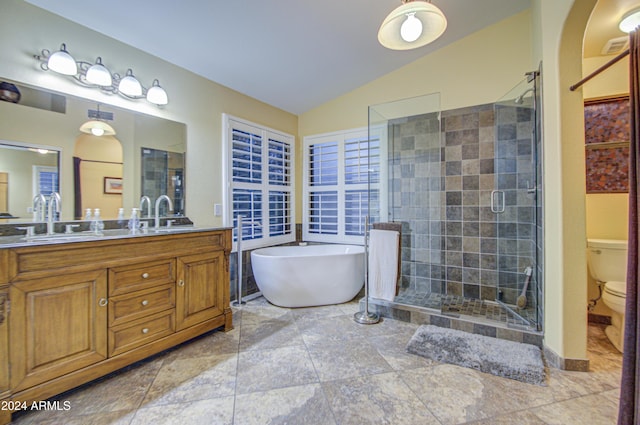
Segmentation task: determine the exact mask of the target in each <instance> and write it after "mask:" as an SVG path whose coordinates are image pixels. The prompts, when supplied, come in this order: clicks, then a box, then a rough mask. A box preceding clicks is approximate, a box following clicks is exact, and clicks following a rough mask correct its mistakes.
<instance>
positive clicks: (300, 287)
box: [251, 245, 364, 307]
mask: <svg viewBox="0 0 640 425" xmlns="http://www.w3.org/2000/svg"><path fill="white" fill-rule="evenodd" d="M251 266H252V268H253V275H254V277H255V279H256V283H257V285H258V288H260V291H262V295H264V297H265V298H266V299H267V300H268V301H269V302H270V303H272V304H275V305H278V306H281V307H310V306H316V305H328V304H340V303H344V302H347V301H350V300H352V299H353V297H355V296H356V295H358V292H360V289H362V286H363V285H364V248H363V247H362V246H357V245H306V246H276V247H270V248H260V249H256V250H255V251H252V252H251Z"/></svg>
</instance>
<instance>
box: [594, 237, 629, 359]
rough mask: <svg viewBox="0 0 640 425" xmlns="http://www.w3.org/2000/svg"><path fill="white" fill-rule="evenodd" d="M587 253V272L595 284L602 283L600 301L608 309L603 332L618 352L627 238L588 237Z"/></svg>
mask: <svg viewBox="0 0 640 425" xmlns="http://www.w3.org/2000/svg"><path fill="white" fill-rule="evenodd" d="M587 255H588V263H589V271H590V273H591V276H592V277H593V278H594V279H595V280H596V281H597V282H598V284H599V285H602V284H604V287H603V288H602V289H603V291H602V301H603V302H604V303H605V305H606V306H607V307H609V308H610V309H611V310H612V315H611V326H607V328H606V329H605V333H606V334H607V337H608V338H609V340H610V341H611V343H612V344H613V345H614V346H615V347H616V348H617V349H618V350H619V351H620V352H622V348H623V346H624V344H623V338H624V310H625V301H626V296H627V241H623V240H615V239H589V240H588V241H587Z"/></svg>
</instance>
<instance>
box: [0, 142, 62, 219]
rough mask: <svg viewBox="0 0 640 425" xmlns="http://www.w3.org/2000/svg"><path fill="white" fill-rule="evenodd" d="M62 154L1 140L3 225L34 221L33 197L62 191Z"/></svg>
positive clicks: (0, 196)
mask: <svg viewBox="0 0 640 425" xmlns="http://www.w3.org/2000/svg"><path fill="white" fill-rule="evenodd" d="M59 154H60V152H59V151H57V150H55V149H52V148H51V147H44V146H37V145H26V144H23V145H18V144H15V143H14V144H12V143H9V142H5V141H0V223H9V224H13V223H18V222H25V221H33V219H34V217H33V198H34V197H35V196H36V195H38V194H40V193H41V194H43V195H44V196H46V197H48V196H49V195H51V193H52V192H57V191H58V190H59V182H60V179H59V174H58V164H59V160H60V155H59Z"/></svg>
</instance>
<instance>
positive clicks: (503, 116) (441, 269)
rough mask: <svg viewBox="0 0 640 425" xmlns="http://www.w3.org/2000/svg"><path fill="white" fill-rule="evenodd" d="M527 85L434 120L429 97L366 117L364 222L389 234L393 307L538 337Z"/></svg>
mask: <svg viewBox="0 0 640 425" xmlns="http://www.w3.org/2000/svg"><path fill="white" fill-rule="evenodd" d="M538 80H539V72H537V71H536V72H532V73H529V74H527V76H526V77H525V79H524V80H523V81H522V82H521V83H520V84H518V86H516V87H515V88H514V89H513V90H511V91H510V92H509V93H507V94H506V95H505V96H503V97H502V98H500V99H499V100H498V101H496V102H495V103H492V104H485V105H478V106H471V107H464V108H459V109H454V110H447V111H442V110H441V108H440V95H439V94H438V93H435V94H430V95H425V96H419V97H415V98H410V99H403V100H400V101H396V102H389V103H385V104H381V105H375V106H371V107H370V108H369V135H370V138H371V139H378V140H380V149H379V152H380V164H381V166H380V172H379V179H378V180H377V181H375V182H372V183H370V188H369V189H370V192H371V199H377V200H379V203H375V202H370V213H369V214H370V217H374V220H375V221H381V222H396V223H400V224H401V254H400V257H401V258H400V262H401V267H400V277H399V280H398V287H397V291H396V293H397V295H396V297H395V299H394V300H393V304H394V305H397V306H408V307H410V308H426V309H430V310H431V311H434V310H435V311H437V312H438V314H441V315H446V316H454V317H462V318H468V319H470V320H473V321H481V322H482V321H486V320H488V321H492V322H499V323H503V324H505V325H506V326H510V327H516V328H521V329H524V330H533V331H540V330H542V328H541V323H542V320H541V318H542V307H541V306H542V303H541V297H542V293H543V291H542V264H541V259H542V255H541V254H542V240H541V239H542V216H541V212H542V207H541V205H540V201H541V200H542V196H541V195H542V182H541V175H542V174H541V164H540V161H539V158H540V155H539V151H540V149H541V138H540V131H539V130H540V114H539V108H538V105H540V101H539V100H540V99H539V96H540V95H539V89H538V87H540V85H539V82H538ZM376 176H378V174H377V173H376ZM373 301H374V302H375V300H373Z"/></svg>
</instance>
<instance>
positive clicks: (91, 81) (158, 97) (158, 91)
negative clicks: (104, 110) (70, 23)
mask: <svg viewBox="0 0 640 425" xmlns="http://www.w3.org/2000/svg"><path fill="white" fill-rule="evenodd" d="M34 58H35V59H37V60H38V61H40V68H42V69H43V70H45V71H49V70H50V71H54V72H57V73H59V74H63V75H68V76H71V77H73V78H74V79H75V80H76V82H77V83H79V84H81V85H83V86H85V87H94V88H97V89H100V90H102V91H103V92H106V93H112V94H116V93H117V94H119V95H121V96H122V97H125V98H127V99H130V100H137V99H146V100H147V101H148V102H150V103H153V104H155V105H158V106H162V105H166V104H167V103H169V99H168V96H167V92H166V91H165V90H164V88H162V87H161V86H160V82H159V81H158V79H155V80H153V84H152V86H151V87H150V88H149V89H147V88H145V87H144V86H143V85H142V84H140V81H138V79H137V78H136V77H135V76H134V75H133V71H132V70H131V68H129V69H127V72H126V73H125V75H124V77H121V76H120V74H117V73H111V72H110V71H109V70H108V69H107V67H105V66H104V64H103V63H102V58H101V57H99V56H98V58H97V59H96V62H95V63H91V62H85V61H76V60H75V59H74V58H73V57H72V56H71V55H70V54H69V52H68V51H67V46H66V44H64V43H62V45H61V46H60V50H58V51H56V52H54V53H51V52H50V51H49V50H47V49H43V50H42V52H41V53H40V54H39V55H34Z"/></svg>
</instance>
